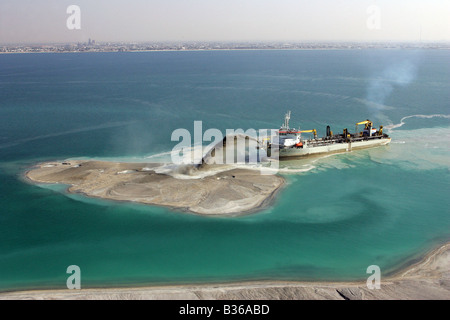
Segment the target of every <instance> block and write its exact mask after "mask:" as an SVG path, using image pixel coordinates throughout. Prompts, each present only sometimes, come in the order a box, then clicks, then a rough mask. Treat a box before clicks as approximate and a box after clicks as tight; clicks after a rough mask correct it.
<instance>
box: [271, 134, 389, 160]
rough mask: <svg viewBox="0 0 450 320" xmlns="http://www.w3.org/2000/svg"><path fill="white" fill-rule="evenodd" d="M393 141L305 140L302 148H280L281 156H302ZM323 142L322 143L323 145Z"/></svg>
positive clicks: (361, 147) (382, 139) (384, 139)
mask: <svg viewBox="0 0 450 320" xmlns="http://www.w3.org/2000/svg"><path fill="white" fill-rule="evenodd" d="M390 142H391V138H384V137H383V138H372V139H368V140H356V141H351V142H336V143H334V142H330V141H328V142H327V141H323V143H317V142H314V143H308V141H304V142H303V147H302V148H297V147H292V148H280V150H279V157H280V158H285V157H301V156H307V155H312V154H319V153H337V152H345V151H352V150H355V149H363V148H372V147H377V146H383V145H387V144H389V143H390ZM321 144H322V145H321Z"/></svg>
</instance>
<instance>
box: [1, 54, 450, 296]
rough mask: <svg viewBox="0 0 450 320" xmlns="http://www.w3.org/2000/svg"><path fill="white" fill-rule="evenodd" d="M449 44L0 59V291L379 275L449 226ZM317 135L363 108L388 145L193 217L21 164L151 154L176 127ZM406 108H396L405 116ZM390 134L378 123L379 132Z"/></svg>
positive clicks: (293, 167)
mask: <svg viewBox="0 0 450 320" xmlns="http://www.w3.org/2000/svg"><path fill="white" fill-rule="evenodd" d="M449 58H450V53H449V52H448V51H401V50H399V51H397V50H374V51H364V50H362V51H352V50H349V51H345V50H343V51H231V52H153V53H152V52H148V53H132V54H131V53H130V54H106V53H105V54H103V53H101V54H100V53H99V54H57V55H53V54H33V55H1V56H0V95H1V100H0V176H1V180H0V181H1V182H0V208H1V209H0V290H12V289H18V288H44V287H52V288H65V284H66V278H67V276H68V275H67V274H66V268H67V266H69V265H72V264H76V265H79V266H80V268H81V271H82V286H84V287H89V286H102V287H103V286H106V287H108V286H121V285H124V286H126V285H148V284H154V283H192V282H217V281H234V280H259V279H282V280H331V279H332V280H353V279H364V278H366V277H367V275H366V269H367V267H368V266H369V265H372V264H376V265H379V266H380V267H381V270H382V274H383V275H387V274H389V273H390V272H392V271H394V270H395V269H396V268H397V267H399V266H400V265H402V264H404V263H406V262H408V261H410V260H411V259H413V258H415V257H417V256H418V255H420V254H421V253H423V252H425V251H426V250H429V249H430V248H432V247H433V246H435V245H437V244H439V243H442V242H444V241H446V240H448V238H449V227H450V217H449V214H450V213H449V209H448V208H449V204H450V203H449V199H448V194H449V191H450V189H449V181H450V180H449V163H450V161H449V159H450V158H449V156H450V144H449V141H450V129H449V114H450V112H449V109H450V108H449V105H448V101H450V93H449V91H448V83H449V82H450V72H449V71H450V70H449V63H448V62H449ZM288 109H290V110H292V120H291V124H292V125H295V126H297V123H298V124H300V125H301V126H302V128H305V129H306V128H317V129H318V131H319V135H322V134H324V133H325V127H326V125H327V124H330V125H331V126H332V129H334V130H337V129H339V128H344V127H348V128H349V129H350V130H353V128H354V127H353V126H354V123H355V122H357V121H361V120H364V119H366V118H370V119H373V120H374V121H375V123H376V124H379V123H380V121H381V122H382V124H383V125H385V128H386V130H388V132H389V133H390V135H391V136H392V138H393V141H392V144H391V145H390V146H387V147H380V148H375V149H370V150H362V151H355V152H352V153H348V154H339V155H334V156H331V157H323V158H319V159H313V160H311V159H309V160H301V161H289V162H285V163H283V165H282V170H281V173H282V174H283V175H284V176H285V177H286V179H287V186H286V187H285V188H284V189H283V191H282V192H281V193H280V194H279V196H278V198H277V199H276V201H275V203H274V204H273V205H272V206H271V207H270V208H268V209H266V210H263V211H262V212H259V213H256V214H252V215H248V216H243V217H238V218H208V217H200V216H196V215H191V214H183V213H180V212H173V211H170V210H168V209H166V208H158V207H151V206H144V205H139V204H132V203H118V202H113V201H103V200H97V199H88V198H86V197H84V196H81V195H67V194H65V192H64V190H65V186H51V187H48V186H45V187H42V186H36V185H31V184H28V183H26V182H25V181H24V180H23V178H22V174H23V172H24V171H25V170H26V169H27V168H28V167H29V166H31V165H32V164H33V163H35V162H36V161H42V160H50V159H65V158H69V157H86V158H100V159H128V160H133V161H153V160H154V159H155V158H148V157H149V156H152V155H157V154H161V153H164V152H167V151H170V150H171V148H172V147H173V146H174V142H171V141H170V135H171V133H172V131H173V130H174V129H176V128H187V129H191V128H193V121H194V120H203V127H204V128H205V129H206V128H219V129H221V130H225V129H227V128H244V129H246V128H255V129H258V128H277V127H278V126H279V125H280V124H281V122H282V120H283V115H284V113H285V112H286V110H288ZM410 116H411V117H410ZM389 128H390V130H389Z"/></svg>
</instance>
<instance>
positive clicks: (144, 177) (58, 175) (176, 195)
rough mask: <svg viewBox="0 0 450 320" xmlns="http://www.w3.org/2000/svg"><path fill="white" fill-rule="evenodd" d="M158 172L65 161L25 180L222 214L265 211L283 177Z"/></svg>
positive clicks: (149, 167) (219, 170)
mask: <svg viewBox="0 0 450 320" xmlns="http://www.w3.org/2000/svg"><path fill="white" fill-rule="evenodd" d="M160 168H161V164H148V163H125V162H108V161H89V160H66V161H63V162H46V163H41V164H38V165H36V166H35V167H34V168H32V169H31V170H29V171H28V172H26V177H27V178H28V179H29V180H31V181H33V182H35V183H60V184H67V185H70V187H69V188H68V192H71V193H82V194H85V195H87V196H89V197H97V198H103V199H110V200H118V201H132V202H139V203H144V204H149V205H157V206H166V207H170V208H173V209H177V210H180V211H185V212H191V213H196V214H202V215H225V216H236V215H242V214H246V213H251V212H255V211H258V210H261V209H263V208H265V207H266V206H268V205H269V204H271V203H272V201H273V199H274V196H275V194H276V193H277V191H278V190H279V189H280V188H281V187H282V186H283V185H284V179H283V178H282V177H280V176H278V175H273V174H264V175H263V174H261V172H260V171H258V170H249V169H230V168H225V167H213V168H212V167H210V166H208V167H205V166H203V167H201V168H195V167H193V166H185V167H179V168H178V169H177V170H178V171H175V172H172V175H171V174H167V173H158V169H160ZM180 170H182V171H183V172H181V173H180V172H179V171H180ZM173 173H175V174H176V175H174V174H173Z"/></svg>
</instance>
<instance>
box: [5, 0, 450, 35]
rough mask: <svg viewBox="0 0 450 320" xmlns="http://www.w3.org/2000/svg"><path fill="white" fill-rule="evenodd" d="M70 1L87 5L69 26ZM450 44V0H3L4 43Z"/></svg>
mask: <svg viewBox="0 0 450 320" xmlns="http://www.w3.org/2000/svg"><path fill="white" fill-rule="evenodd" d="M69 5H78V6H79V7H80V9H81V14H80V18H81V19H80V22H81V29H80V30H69V29H68V28H67V26H66V20H67V19H68V18H69V16H70V15H69V14H67V13H66V10H67V7H68V6H69ZM88 38H92V39H95V40H97V41H419V40H420V39H421V40H422V41H450V0H69V1H66V0H0V43H3V44H4V43H50V42H81V41H87V39H88Z"/></svg>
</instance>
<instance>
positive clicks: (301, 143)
mask: <svg viewBox="0 0 450 320" xmlns="http://www.w3.org/2000/svg"><path fill="white" fill-rule="evenodd" d="M290 118H291V112H290V111H288V112H287V113H286V115H285V118H284V123H283V125H282V126H281V127H280V129H279V130H278V148H279V157H280V158H286V157H301V156H306V155H312V154H319V153H335V152H344V151H352V150H354V149H361V148H371V147H376V146H382V145H386V144H388V143H390V142H391V138H390V137H389V136H388V135H387V134H386V133H383V126H379V128H378V129H377V128H375V127H374V126H373V122H372V121H370V120H365V121H361V122H358V123H356V128H355V133H350V132H349V131H348V129H347V128H345V129H343V130H342V133H339V134H333V132H332V131H331V129H330V126H327V128H326V136H325V137H322V138H318V137H317V130H316V129H312V130H300V129H299V128H298V129H295V128H290V127H289V120H290ZM360 126H361V127H360ZM362 126H364V128H363V129H362V130H360V131H358V129H361V128H362ZM302 134H309V137H307V139H303V137H302ZM311 135H312V136H311ZM273 147H274V145H273V144H272V143H270V142H269V145H268V148H270V149H271V148H273Z"/></svg>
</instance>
